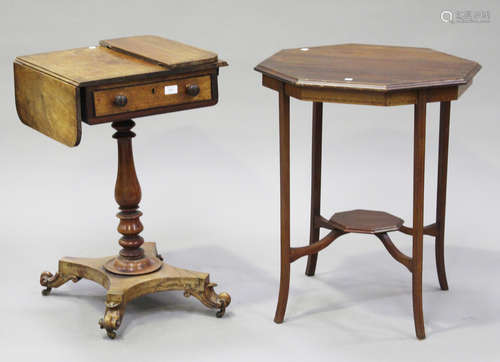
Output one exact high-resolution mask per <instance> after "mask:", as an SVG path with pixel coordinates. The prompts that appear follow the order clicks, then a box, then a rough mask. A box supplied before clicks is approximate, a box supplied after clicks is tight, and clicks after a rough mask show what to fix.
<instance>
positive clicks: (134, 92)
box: [93, 75, 212, 117]
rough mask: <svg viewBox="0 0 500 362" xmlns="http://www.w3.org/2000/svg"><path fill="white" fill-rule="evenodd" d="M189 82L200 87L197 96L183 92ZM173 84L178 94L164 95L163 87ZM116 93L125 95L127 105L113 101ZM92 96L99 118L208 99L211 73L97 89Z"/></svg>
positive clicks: (210, 87) (96, 114)
mask: <svg viewBox="0 0 500 362" xmlns="http://www.w3.org/2000/svg"><path fill="white" fill-rule="evenodd" d="M192 84H196V85H198V86H199V87H200V92H199V94H198V95H196V96H191V95H189V94H188V93H187V92H186V87H187V86H188V85H192ZM172 85H177V87H178V93H177V94H169V95H166V94H165V92H164V87H165V86H172ZM118 95H123V96H125V97H127V104H126V105H125V106H121V107H120V106H117V105H116V104H115V103H114V100H115V97H116V96H118ZM93 96H94V107H95V116H96V117H102V116H107V115H111V114H119V113H124V112H133V111H138V110H146V109H149V108H157V107H165V106H168V105H173V104H185V103H191V102H197V101H205V100H210V99H211V98H212V86H211V80H210V76H209V75H205V76H201V77H193V78H183V79H178V80H169V81H163V82H157V83H148V84H141V85H134V86H126V87H117V88H111V89H104V90H97V91H95V92H93Z"/></svg>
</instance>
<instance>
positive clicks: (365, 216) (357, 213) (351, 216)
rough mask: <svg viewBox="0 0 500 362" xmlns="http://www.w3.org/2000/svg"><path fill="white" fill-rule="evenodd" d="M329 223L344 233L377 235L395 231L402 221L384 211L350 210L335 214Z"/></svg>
mask: <svg viewBox="0 0 500 362" xmlns="http://www.w3.org/2000/svg"><path fill="white" fill-rule="evenodd" d="M330 222H331V223H332V224H333V226H334V227H335V228H336V229H339V230H342V231H344V232H346V233H362V234H378V233H385V232H389V231H397V230H399V228H400V227H401V226H402V225H403V223H404V221H403V219H400V218H399V217H396V216H394V215H391V214H389V213H387V212H384V211H373V210H351V211H343V212H337V213H335V214H334V215H333V216H332V218H331V219H330Z"/></svg>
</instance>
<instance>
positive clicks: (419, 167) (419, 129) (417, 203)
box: [412, 91, 427, 339]
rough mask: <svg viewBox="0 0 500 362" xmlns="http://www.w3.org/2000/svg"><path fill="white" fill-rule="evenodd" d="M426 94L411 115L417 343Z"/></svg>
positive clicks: (422, 335) (420, 316) (419, 335)
mask: <svg viewBox="0 0 500 362" xmlns="http://www.w3.org/2000/svg"><path fill="white" fill-rule="evenodd" d="M426 107H427V103H426V94H425V92H423V91H421V92H420V93H419V97H418V102H417V104H415V111H414V131H413V248H412V249H413V251H412V291H413V292H412V294H413V320H414V323H415V333H416V335H417V338H418V339H424V338H425V326H424V312H423V306H422V259H423V248H424V245H423V239H424V186H425V126H426Z"/></svg>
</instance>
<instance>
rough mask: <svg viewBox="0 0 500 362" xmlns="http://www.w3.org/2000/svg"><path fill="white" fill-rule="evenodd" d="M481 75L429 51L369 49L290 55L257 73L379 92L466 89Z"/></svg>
mask: <svg viewBox="0 0 500 362" xmlns="http://www.w3.org/2000/svg"><path fill="white" fill-rule="evenodd" d="M479 69H481V66H480V65H479V64H478V63H476V62H474V61H470V60H467V59H463V58H459V57H456V56H453V55H449V54H446V53H442V52H439V51H435V50H432V49H428V48H413V47H400V46H384V45H368V44H340V45H328V46H319V47H307V48H297V49H285V50H282V51H280V52H278V53H276V54H274V55H272V56H271V57H269V58H267V59H266V60H264V61H263V62H261V63H260V64H259V65H257V66H256V67H255V70H257V71H259V72H261V73H263V74H266V75H269V76H271V77H273V78H276V79H279V80H281V81H284V82H286V83H289V84H294V85H297V86H303V87H324V88H349V89H359V90H376V91H389V90H398V89H413V88H427V87H436V86H448V85H462V84H466V83H467V82H468V81H469V80H470V79H472V77H474V75H475V74H476V73H477V72H478V71H479Z"/></svg>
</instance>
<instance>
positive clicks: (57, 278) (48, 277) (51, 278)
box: [40, 271, 81, 296]
mask: <svg viewBox="0 0 500 362" xmlns="http://www.w3.org/2000/svg"><path fill="white" fill-rule="evenodd" d="M80 279H81V278H80V277H78V276H76V275H63V274H60V273H56V274H55V275H53V274H52V273H51V272H48V271H44V272H43V273H42V274H41V275H40V285H41V286H42V287H45V289H44V290H42V295H45V296H47V295H49V294H50V291H51V290H52V288H57V287H60V286H61V285H63V284H64V283H66V282H68V281H70V280H72V281H73V283H76V282H78V281H79V280H80Z"/></svg>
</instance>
